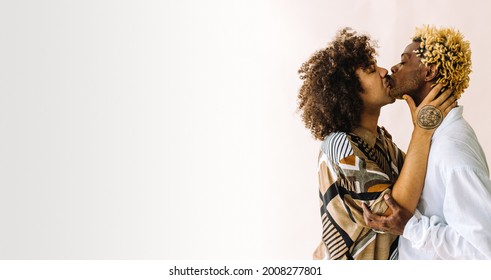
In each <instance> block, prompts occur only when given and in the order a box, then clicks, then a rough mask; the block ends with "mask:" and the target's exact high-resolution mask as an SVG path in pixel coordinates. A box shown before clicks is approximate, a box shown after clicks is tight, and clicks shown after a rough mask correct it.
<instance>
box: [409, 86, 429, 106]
mask: <svg viewBox="0 0 491 280" xmlns="http://www.w3.org/2000/svg"><path fill="white" fill-rule="evenodd" d="M431 85H432V84H431V83H426V84H425V85H424V86H423V88H421V90H420V91H419V92H417V93H416V94H415V95H414V96H413V99H414V103H415V104H416V106H419V104H421V103H422V102H423V100H424V99H425V97H426V96H427V95H428V94H429V93H430V91H431V89H432V88H433V87H432V86H431Z"/></svg>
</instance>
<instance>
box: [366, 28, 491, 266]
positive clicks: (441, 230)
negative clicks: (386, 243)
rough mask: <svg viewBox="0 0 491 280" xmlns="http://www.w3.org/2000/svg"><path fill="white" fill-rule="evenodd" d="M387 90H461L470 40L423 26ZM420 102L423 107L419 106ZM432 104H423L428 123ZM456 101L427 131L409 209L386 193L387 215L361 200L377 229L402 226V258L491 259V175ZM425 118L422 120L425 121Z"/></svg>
mask: <svg viewBox="0 0 491 280" xmlns="http://www.w3.org/2000/svg"><path fill="white" fill-rule="evenodd" d="M391 71H392V75H391V78H390V84H391V95H392V96H394V97H396V98H400V97H401V96H402V95H403V94H408V95H410V96H411V97H412V98H413V99H414V101H415V102H416V104H419V102H421V100H423V99H424V97H425V96H426V95H427V94H428V93H429V92H430V90H431V88H432V87H433V86H434V85H435V84H437V83H439V84H443V85H444V86H445V87H449V88H452V89H454V96H455V97H457V98H459V97H460V96H461V94H462V93H463V92H464V90H465V89H466V88H467V87H468V85H469V74H470V72H471V51H470V44H469V42H468V41H466V40H464V38H463V36H462V34H461V33H460V32H459V31H457V30H455V29H453V28H435V27H433V26H423V27H421V28H418V29H416V34H415V35H414V36H413V42H412V43H410V44H409V45H408V46H407V47H406V49H405V50H404V52H403V53H402V55H401V62H400V63H398V64H396V65H394V66H393V67H392V68H391ZM422 110H424V108H423V109H422ZM434 110H435V108H428V111H427V114H428V116H430V117H429V118H427V120H429V121H428V123H426V125H428V126H431V125H433V124H432V121H431V119H432V118H431V116H432V115H433V114H436V113H437V112H435V111H434ZM462 114H463V107H462V106H459V107H456V108H454V109H452V111H450V113H449V114H448V116H447V117H446V118H445V119H444V120H443V122H442V123H441V125H440V126H439V127H438V128H437V129H436V131H435V133H434V134H433V137H432V143H431V150H430V154H429V159H428V168H427V173H426V178H425V183H424V188H423V192H422V195H421V198H420V201H419V204H418V207H417V210H416V211H414V213H412V212H410V211H408V210H406V209H404V208H403V207H401V206H399V205H398V204H397V203H396V202H395V201H394V200H393V199H392V197H390V196H389V195H385V196H384V199H385V201H386V202H387V204H388V205H389V208H390V209H391V210H392V214H391V215H389V216H380V215H377V214H374V213H372V212H371V211H370V210H369V209H368V207H363V208H364V219H365V221H366V223H367V225H368V226H370V227H372V228H373V229H374V230H377V231H383V232H387V233H392V234H399V235H401V237H400V238H399V259H491V181H490V179H489V169H488V165H487V162H486V157H485V155H484V152H483V150H482V148H481V146H480V144H479V141H478V140H477V137H476V134H475V133H474V131H473V129H472V128H471V126H470V125H469V124H468V123H467V122H466V121H465V119H464V118H463V116H462ZM423 125H425V124H423Z"/></svg>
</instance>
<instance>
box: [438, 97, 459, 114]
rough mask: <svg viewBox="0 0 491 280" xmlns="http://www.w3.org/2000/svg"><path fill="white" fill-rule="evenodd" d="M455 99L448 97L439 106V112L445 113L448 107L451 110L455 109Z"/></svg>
mask: <svg viewBox="0 0 491 280" xmlns="http://www.w3.org/2000/svg"><path fill="white" fill-rule="evenodd" d="M456 101H457V100H456V97H455V96H453V95H452V96H450V97H449V98H448V99H447V100H446V101H445V102H443V104H442V105H440V110H442V111H443V112H447V109H448V108H449V107H450V109H452V108H453V107H455V102H456Z"/></svg>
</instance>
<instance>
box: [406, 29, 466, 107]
mask: <svg viewBox="0 0 491 280" xmlns="http://www.w3.org/2000/svg"><path fill="white" fill-rule="evenodd" d="M412 39H413V41H414V42H420V47H419V49H418V50H416V54H417V55H418V56H419V57H421V62H422V63H423V64H424V65H426V66H429V65H435V66H436V69H437V71H438V73H439V75H438V78H437V81H436V83H441V84H443V86H444V87H449V88H452V89H453V90H454V93H453V94H454V95H455V97H457V98H460V96H461V95H462V93H463V92H464V90H465V89H466V88H467V87H468V86H469V79H470V78H469V74H470V73H471V72H472V70H471V66H472V63H471V49H470V43H469V41H467V40H464V36H463V35H462V34H461V33H460V32H459V31H458V30H455V29H454V28H436V27H434V26H430V25H423V26H422V27H419V28H416V31H415V34H414V36H413V38H412ZM436 83H435V84H436Z"/></svg>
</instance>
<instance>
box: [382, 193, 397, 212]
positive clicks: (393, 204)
mask: <svg viewBox="0 0 491 280" xmlns="http://www.w3.org/2000/svg"><path fill="white" fill-rule="evenodd" d="M384 199H385V203H387V205H388V206H389V207H390V209H392V211H393V212H394V211H395V210H397V209H398V208H399V204H397V202H396V201H395V200H394V198H393V197H392V196H391V195H389V194H385V195H384Z"/></svg>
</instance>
